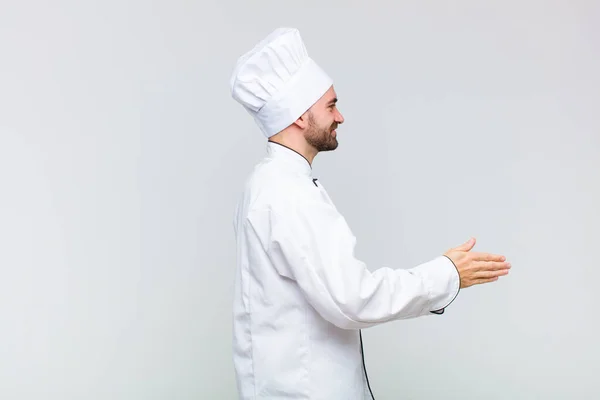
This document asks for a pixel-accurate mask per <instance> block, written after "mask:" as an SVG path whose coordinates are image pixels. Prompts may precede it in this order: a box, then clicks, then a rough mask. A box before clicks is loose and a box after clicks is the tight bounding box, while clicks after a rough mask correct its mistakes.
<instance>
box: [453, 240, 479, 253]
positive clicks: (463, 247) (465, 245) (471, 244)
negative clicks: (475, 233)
mask: <svg viewBox="0 0 600 400" xmlns="http://www.w3.org/2000/svg"><path fill="white" fill-rule="evenodd" d="M474 246H475V238H470V239H469V240H467V241H466V242H465V243H463V244H461V245H460V246H458V247H457V248H456V249H455V250H459V251H470V250H471V249H472V248H473V247H474Z"/></svg>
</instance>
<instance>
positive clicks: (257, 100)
mask: <svg viewBox="0 0 600 400" xmlns="http://www.w3.org/2000/svg"><path fill="white" fill-rule="evenodd" d="M332 85H333V81H332V79H331V78H330V77H329V76H328V75H327V73H325V71H323V69H321V67H319V66H318V65H317V64H316V63H315V61H314V60H313V59H311V58H310V57H309V56H308V53H307V51H306V47H305V45H304V42H303V41H302V38H301V36H300V32H299V31H298V30H297V29H294V28H278V29H276V30H274V31H273V32H271V33H270V34H269V35H268V36H267V37H266V38H265V39H263V40H262V41H261V42H260V43H258V44H257V45H256V46H254V48H253V49H252V50H250V51H249V52H247V53H246V54H244V55H243V56H241V57H240V58H239V59H238V62H237V64H236V67H235V69H234V72H233V74H232V77H231V80H230V87H231V95H232V96H233V98H234V99H235V100H236V101H237V102H239V103H240V104H241V105H242V106H244V108H245V109H246V110H247V111H248V112H249V113H250V115H252V116H253V117H254V120H255V121H256V123H257V124H258V126H259V127H260V129H261V131H262V132H263V134H264V135H265V136H266V137H271V136H273V135H275V134H276V133H278V132H280V131H282V130H283V129H285V128H287V127H288V126H290V125H291V124H292V123H293V122H294V121H295V120H296V119H298V118H299V117H300V116H301V115H302V114H303V113H304V112H306V110H308V109H309V108H310V107H311V106H312V105H313V104H314V103H315V102H317V100H319V99H320V98H321V97H322V96H323V95H324V94H325V92H327V90H328V89H329V88H330V87H331V86H332Z"/></svg>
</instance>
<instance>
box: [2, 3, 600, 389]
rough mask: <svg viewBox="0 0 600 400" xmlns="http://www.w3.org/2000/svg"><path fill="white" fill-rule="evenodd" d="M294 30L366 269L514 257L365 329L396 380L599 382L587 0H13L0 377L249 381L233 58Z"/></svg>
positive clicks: (150, 383)
mask: <svg viewBox="0 0 600 400" xmlns="http://www.w3.org/2000/svg"><path fill="white" fill-rule="evenodd" d="M280 26H292V27H296V28H298V29H299V30H300V32H301V34H302V36H303V38H304V40H305V43H306V46H307V48H308V51H309V54H310V55H311V56H312V57H313V58H314V59H315V60H316V61H317V63H319V64H320V65H321V66H322V67H323V68H324V69H325V70H326V71H327V72H328V73H329V74H330V75H331V76H332V77H333V79H334V81H335V83H334V84H335V88H336V91H337V93H338V95H339V109H340V111H341V112H342V113H343V114H344V116H345V118H346V122H345V124H344V125H342V126H341V127H340V129H339V131H338V139H339V142H340V145H339V147H338V149H337V150H336V151H334V152H329V153H323V154H319V155H318V156H317V158H316V159H315V162H314V172H315V177H318V178H319V180H320V181H322V182H323V183H324V184H325V185H326V187H327V188H328V191H329V193H330V195H331V197H332V198H333V200H334V202H336V204H337V206H338V208H339V209H340V210H341V211H342V213H343V214H344V216H345V217H346V219H347V220H348V222H349V224H350V226H351V228H352V230H353V232H354V233H355V235H356V236H357V238H358V242H357V249H356V255H357V256H358V257H359V258H360V259H362V260H363V261H365V262H366V263H367V265H368V267H369V269H371V270H374V269H376V268H379V267H381V266H384V265H385V266H392V267H396V268H410V267H413V266H415V265H417V264H419V263H421V262H424V261H427V260H430V259H431V258H433V257H436V256H437V255H439V254H441V253H442V252H444V251H446V250H447V249H449V248H450V247H454V246H458V245H459V244H461V243H463V242H465V241H466V240H467V239H468V238H469V237H470V236H474V237H475V238H477V240H478V242H477V245H476V247H475V250H477V251H489V252H494V253H500V254H504V255H506V256H507V257H508V259H509V261H511V262H512V264H513V268H512V270H511V272H510V274H509V275H508V276H507V277H504V278H501V279H500V281H498V282H496V283H492V284H488V285H485V286H478V287H472V288H469V289H463V290H462V291H461V292H460V294H459V296H458V297H457V299H456V300H455V301H454V303H453V304H452V305H451V307H449V308H448V309H447V311H446V313H445V314H444V315H442V316H433V315H432V316H428V317H423V318H419V319H412V320H405V321H397V322H393V323H389V324H385V325H380V326H377V327H373V328H370V329H367V330H364V331H363V337H364V348H365V353H366V356H365V358H366V366H367V371H368V375H369V378H370V381H371V385H372V388H373V391H374V393H375V397H376V399H378V400H381V399H393V400H396V399H478V400H479V399H502V400H505V399H511V400H516V399H524V400H531V399H544V400H547V399H592V398H600V384H599V383H598V379H597V377H596V375H597V372H598V362H599V360H600V345H599V344H598V336H599V334H600V328H599V325H598V324H599V323H600V317H599V314H598V306H599V305H600V291H599V290H598V287H599V282H600V272H599V271H600V265H599V263H598V249H599V243H600V212H599V211H598V207H599V205H600V116H599V114H600V113H599V111H600V77H599V76H600V74H599V73H598V72H599V71H600V28H599V26H600V6H599V3H598V2H595V1H591V0H590V1H568V2H567V1H562V2H558V1H541V0H539V1H519V2H517V1H493V2H481V1H475V0H468V1H460V2H459V1H456V2H434V1H399V2H398V1H397V2H392V1H387V2H384V1H369V2H364V1H363V2H359V1H305V2H291V3H290V2H284V1H274V0H273V1H251V2H250V1H223V0H220V1H206V0H203V1H182V0H170V1H166V0H163V1H151V2H150V1H142V0H135V1H85V2H77V1H64V0H61V1H54V2H46V1H41V0H32V1H8V0H6V1H2V2H1V3H0V272H1V274H0V398H1V399H3V400H4V399H6V400H25V399H27V400H34V399H35V400H42V399H61V400H75V399H77V400H80V399H86V400H96V399H98V400H99V399H103V400H104V399H106V400H108V399H110V400H146V399H147V400H155V399H156V400H158V399H161V400H163V399H165V400H166V399H169V400H171V399H177V400H186V399H216V400H221V399H223V400H227V399H235V398H236V388H235V378H234V371H233V364H232V361H231V355H232V354H231V299H232V289H233V276H234V267H235V258H234V257H235V252H234V236H233V224H232V218H233V209H234V205H235V203H236V201H237V199H238V196H239V194H240V193H241V189H242V183H243V181H244V179H245V178H246V176H247V175H248V174H249V173H250V170H251V169H252V167H253V165H254V164H255V163H256V162H258V161H259V160H260V158H261V157H262V156H263V155H264V154H265V149H266V138H265V137H264V136H262V134H261V133H260V131H259V129H258V127H257V126H256V125H254V123H253V121H252V118H251V117H250V116H249V115H248V114H247V113H246V112H245V111H244V110H243V109H242V107H241V106H240V105H238V104H237V103H236V102H235V101H234V100H233V99H232V98H231V96H230V92H229V78H230V75H231V72H232V70H233V67H234V65H235V62H236V61H237V58H238V57H239V56H240V55H242V54H243V53H245V52H246V51H248V50H249V49H250V48H252V47H253V46H254V44H255V43H256V42H258V41H259V40H261V39H262V38H263V37H264V36H266V35H267V34H268V33H269V32H271V31H272V30H273V29H275V28H277V27H280Z"/></svg>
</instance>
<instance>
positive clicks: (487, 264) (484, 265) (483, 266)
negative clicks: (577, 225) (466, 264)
mask: <svg viewBox="0 0 600 400" xmlns="http://www.w3.org/2000/svg"><path fill="white" fill-rule="evenodd" d="M475 268H476V269H478V270H482V271H484V270H485V271H496V270H499V269H510V268H511V264H510V263H509V262H508V261H503V262H500V261H476V262H475Z"/></svg>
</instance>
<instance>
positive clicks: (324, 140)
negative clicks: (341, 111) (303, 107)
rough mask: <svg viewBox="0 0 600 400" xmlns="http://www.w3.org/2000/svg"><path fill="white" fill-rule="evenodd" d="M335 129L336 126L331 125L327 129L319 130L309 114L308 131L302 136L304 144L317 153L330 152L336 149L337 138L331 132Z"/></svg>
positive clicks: (334, 124)
mask: <svg viewBox="0 0 600 400" xmlns="http://www.w3.org/2000/svg"><path fill="white" fill-rule="evenodd" d="M336 128H337V124H336V123H333V124H332V125H331V126H330V127H329V128H327V129H322V128H319V127H318V126H317V124H316V122H315V120H314V118H313V116H312V114H311V113H309V114H308V129H307V132H306V133H305V134H304V139H306V142H307V143H308V144H310V145H311V146H312V147H314V148H315V149H316V150H317V151H331V150H335V149H337V147H338V141H337V138H336V137H334V136H333V135H332V134H331V132H332V131H333V130H334V129H336Z"/></svg>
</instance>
